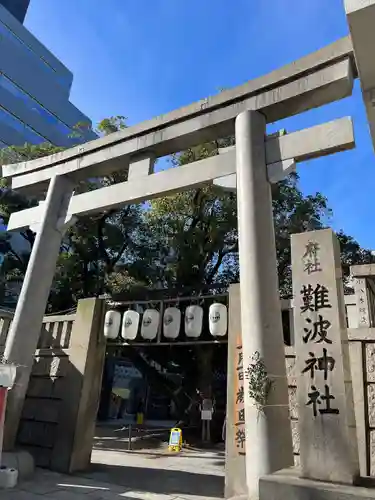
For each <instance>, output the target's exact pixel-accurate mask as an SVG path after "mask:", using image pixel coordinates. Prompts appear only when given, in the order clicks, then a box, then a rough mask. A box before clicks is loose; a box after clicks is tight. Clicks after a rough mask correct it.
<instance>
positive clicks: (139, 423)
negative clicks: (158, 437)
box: [137, 413, 143, 425]
mask: <svg viewBox="0 0 375 500" xmlns="http://www.w3.org/2000/svg"><path fill="white" fill-rule="evenodd" d="M142 424H143V413H137V425H142Z"/></svg>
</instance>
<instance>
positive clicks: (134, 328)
mask: <svg viewBox="0 0 375 500" xmlns="http://www.w3.org/2000/svg"><path fill="white" fill-rule="evenodd" d="M138 326H139V312H137V311H130V310H129V311H125V313H124V316H123V318H122V327H121V337H122V338H123V339H125V340H134V339H135V338H136V337H137V333H138Z"/></svg>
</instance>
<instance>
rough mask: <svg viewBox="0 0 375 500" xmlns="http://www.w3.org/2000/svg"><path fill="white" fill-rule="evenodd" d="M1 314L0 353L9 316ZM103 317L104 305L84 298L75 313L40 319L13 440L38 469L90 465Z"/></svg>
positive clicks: (102, 353) (101, 361) (102, 349)
mask: <svg viewBox="0 0 375 500" xmlns="http://www.w3.org/2000/svg"><path fill="white" fill-rule="evenodd" d="M0 316H1V319H0V350H1V349H3V348H4V345H5V340H6V336H7V332H8V330H9V326H10V323H11V315H9V313H7V314H5V313H3V312H1V311H0ZM103 317H104V303H103V301H101V300H99V299H84V300H81V301H79V303H78V308H77V312H76V314H73V315H67V316H49V317H46V318H44V320H43V327H42V331H41V336H40V340H39V345H38V349H37V351H36V353H35V357H34V363H33V369H32V374H31V378H30V381H29V387H28V391H27V395H26V399H25V403H24V408H23V413H22V417H21V421H20V425H19V430H18V437H17V445H18V446H19V447H20V448H22V449H25V450H27V451H30V452H31V454H32V455H33V456H34V458H35V461H36V464H37V465H38V466H41V467H46V468H50V469H52V470H57V471H61V472H73V471H75V470H82V469H85V468H86V467H87V466H88V465H89V463H90V456H91V448H92V440H93V436H94V430H95V421H96V414H97V409H98V405H99V397H100V389H101V376H102V370H103V364H104V356H105V340H104V337H103V334H102V325H103ZM7 418H9V419H10V418H11V415H7ZM6 429H7V427H6V426H5V435H6Z"/></svg>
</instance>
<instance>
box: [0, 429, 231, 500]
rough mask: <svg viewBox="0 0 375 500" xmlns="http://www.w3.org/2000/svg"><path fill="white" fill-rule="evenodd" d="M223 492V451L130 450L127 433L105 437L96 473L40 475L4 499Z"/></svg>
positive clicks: (100, 499)
mask: <svg viewBox="0 0 375 500" xmlns="http://www.w3.org/2000/svg"><path fill="white" fill-rule="evenodd" d="M223 494H224V452H223V451H221V450H214V451H206V450H203V451H202V450H195V449H186V450H184V451H183V452H182V453H181V454H179V455H176V454H173V455H171V454H170V453H169V452H168V450H167V448H166V446H165V445H164V444H160V443H159V444H158V445H156V443H155V446H154V447H153V448H151V449H148V450H144V449H142V450H133V451H127V443H126V440H125V438H124V437H123V436H122V435H121V434H116V435H114V434H110V435H108V434H107V433H106V435H100V433H99V435H98V436H97V439H96V440H95V449H94V451H93V456H92V466H91V468H90V470H88V471H87V472H85V473H84V474H80V475H74V476H64V475H61V474H56V473H52V472H47V471H37V473H36V475H35V477H34V479H33V481H32V482H28V483H21V484H20V485H19V486H18V487H17V488H16V489H15V490H7V491H0V500H42V499H44V500H84V499H86V500H105V499H113V500H121V499H126V500H203V499H205V500H218V499H221V498H223Z"/></svg>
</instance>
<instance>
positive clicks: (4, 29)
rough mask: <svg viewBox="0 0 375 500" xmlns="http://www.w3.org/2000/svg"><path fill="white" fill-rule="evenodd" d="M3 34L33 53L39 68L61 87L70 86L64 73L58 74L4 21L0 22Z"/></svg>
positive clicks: (0, 31)
mask: <svg viewBox="0 0 375 500" xmlns="http://www.w3.org/2000/svg"><path fill="white" fill-rule="evenodd" d="M1 36H4V37H5V38H8V39H9V40H11V41H12V42H13V43H15V44H16V45H19V46H20V47H22V49H25V48H26V49H27V50H28V51H29V52H30V54H32V55H33V57H34V58H35V60H36V61H37V64H38V65H39V67H40V68H42V69H43V71H45V72H47V73H49V74H50V75H51V74H52V75H53V78H54V79H55V80H56V81H57V82H58V83H59V84H60V85H61V86H62V87H63V88H68V89H69V88H70V80H68V77H64V75H59V74H58V73H57V72H56V71H55V70H54V69H53V68H52V66H50V65H49V64H48V62H47V61H45V60H44V59H43V58H41V57H40V56H38V54H36V53H35V52H34V51H33V50H32V49H31V47H29V46H28V45H27V44H26V43H25V42H23V41H22V40H21V39H20V38H18V36H17V35H16V34H15V33H13V31H12V30H10V29H9V28H8V27H7V26H6V25H5V24H4V23H2V22H0V37H1Z"/></svg>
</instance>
